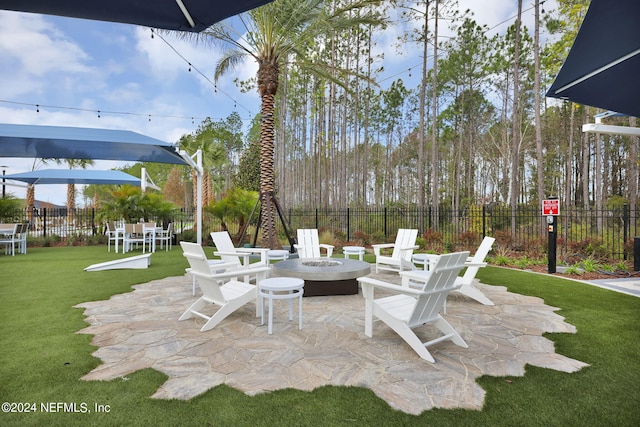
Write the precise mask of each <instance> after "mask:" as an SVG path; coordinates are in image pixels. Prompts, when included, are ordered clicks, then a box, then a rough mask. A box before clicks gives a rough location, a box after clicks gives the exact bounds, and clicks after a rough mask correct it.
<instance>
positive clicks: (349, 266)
mask: <svg viewBox="0 0 640 427" xmlns="http://www.w3.org/2000/svg"><path fill="white" fill-rule="evenodd" d="M272 267H273V275H272V277H274V276H283V277H298V278H300V279H303V280H304V296H306V297H312V296H320V295H354V294H357V293H358V281H357V280H356V279H357V278H358V277H362V276H366V275H367V274H369V273H371V266H370V265H369V263H367V262H363V261H357V260H353V259H341V260H334V259H325V258H303V259H289V260H286V261H280V262H277V263H275V264H273V266H272Z"/></svg>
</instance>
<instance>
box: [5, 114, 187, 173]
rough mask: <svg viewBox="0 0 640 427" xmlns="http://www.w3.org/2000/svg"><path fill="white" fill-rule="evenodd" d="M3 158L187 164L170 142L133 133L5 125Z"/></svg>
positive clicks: (110, 130) (111, 130)
mask: <svg viewBox="0 0 640 427" xmlns="http://www.w3.org/2000/svg"><path fill="white" fill-rule="evenodd" d="M0 157H28V158H50V159H91V160H122V161H134V162H155V163H171V164H178V165H187V164H188V163H186V162H185V160H184V159H183V158H182V157H181V156H180V154H179V153H178V152H177V151H176V149H175V147H174V146H173V145H171V144H169V143H168V142H164V141H161V140H159V139H155V138H151V137H148V136H145V135H141V134H139V133H135V132H131V131H126V130H113V129H93V128H74V127H59V126H36V125H13V124H2V123H0Z"/></svg>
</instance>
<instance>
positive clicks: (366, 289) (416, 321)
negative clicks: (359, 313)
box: [358, 252, 469, 363]
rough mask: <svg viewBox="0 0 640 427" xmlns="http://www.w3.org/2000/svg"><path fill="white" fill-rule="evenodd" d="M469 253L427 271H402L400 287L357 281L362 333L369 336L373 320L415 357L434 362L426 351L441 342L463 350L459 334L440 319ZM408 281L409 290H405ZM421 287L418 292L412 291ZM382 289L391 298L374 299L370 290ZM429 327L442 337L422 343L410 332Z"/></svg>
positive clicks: (445, 259) (446, 259) (444, 257)
mask: <svg viewBox="0 0 640 427" xmlns="http://www.w3.org/2000/svg"><path fill="white" fill-rule="evenodd" d="M468 256H469V252H456V253H451V254H446V255H442V256H441V257H440V258H439V259H438V261H437V262H436V264H435V265H434V266H433V269H432V270H431V271H422V270H414V271H403V272H401V273H400V274H401V275H402V282H403V285H402V286H400V285H395V284H392V283H387V282H383V281H381V280H376V279H371V278H368V277H361V278H358V282H360V284H361V285H362V294H363V295H364V298H365V301H366V302H365V316H364V317H365V324H364V325H365V326H364V333H365V335H366V336H368V337H372V336H373V317H374V316H375V317H377V318H378V319H380V320H382V321H383V322H384V323H386V324H387V325H388V326H389V327H390V328H391V329H393V330H394V331H395V332H396V333H397V334H398V335H400V337H401V338H402V339H403V340H404V341H406V342H407V344H409V345H410V346H411V348H413V350H415V352H416V353H418V355H419V356H420V357H421V358H423V359H425V360H428V361H429V362H432V363H433V362H435V359H434V358H433V356H431V353H429V351H428V350H427V347H428V346H430V345H433V344H436V343H439V342H441V341H445V340H451V341H453V342H454V343H455V344H457V345H459V346H461V347H465V348H466V347H467V343H465V342H464V340H463V339H462V337H461V336H460V334H459V333H458V332H457V331H456V330H455V329H454V328H453V326H451V325H450V324H449V322H447V321H446V320H445V319H444V318H443V317H442V316H441V315H440V310H441V309H442V308H443V306H444V303H445V301H446V300H447V295H448V294H449V293H450V292H451V291H453V290H454V289H456V285H455V280H456V277H457V276H458V273H459V272H460V270H461V269H462V267H464V263H465V260H466V259H467V257H468ZM409 281H411V282H412V287H410V286H408V284H409ZM416 283H421V284H422V287H421V288H416ZM376 288H378V289H384V290H387V291H392V292H394V293H395V295H392V296H387V297H383V298H378V299H375V295H374V290H375V289H376ZM427 324H432V325H433V326H435V327H436V328H438V329H439V330H440V331H441V332H442V333H443V334H444V336H442V337H439V338H435V339H433V340H430V341H427V342H422V340H421V339H420V338H418V336H417V335H416V334H415V332H414V331H413V329H414V328H417V327H419V326H422V325H427Z"/></svg>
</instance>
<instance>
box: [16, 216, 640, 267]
mask: <svg viewBox="0 0 640 427" xmlns="http://www.w3.org/2000/svg"><path fill="white" fill-rule="evenodd" d="M21 216H22V217H21V218H15V219H13V221H19V222H27V223H29V224H30V229H29V237H30V238H47V237H56V238H59V239H61V240H65V239H77V238H80V237H82V236H100V235H101V234H102V233H103V232H104V225H103V224H102V223H101V221H99V220H97V218H100V215H99V212H97V211H96V210H95V209H92V208H87V209H75V210H73V211H67V209H64V208H63V209H53V208H41V209H36V210H33V211H30V212H29V211H26V210H25V211H24V212H22V214H21ZM285 217H286V220H287V221H288V227H289V230H292V232H293V233H295V230H296V229H298V228H317V229H319V230H320V231H321V232H323V231H327V232H330V233H331V234H332V235H333V236H334V237H335V239H336V240H338V241H345V242H351V241H360V242H363V243H379V242H388V241H392V240H393V238H394V236H395V234H396V230H397V229H399V228H417V229H419V230H421V238H423V239H424V241H423V243H426V244H427V247H429V246H428V245H429V244H431V245H442V246H443V247H434V248H433V249H444V250H451V249H455V248H456V247H459V246H460V245H464V244H466V245H468V246H470V247H473V246H474V245H476V244H479V242H480V241H481V240H482V238H483V237H484V236H486V235H489V236H493V237H496V238H497V240H498V242H499V243H500V244H501V245H503V246H508V247H509V248H510V249H515V250H527V249H532V248H534V249H535V250H539V251H541V250H544V246H545V242H546V239H547V224H546V218H545V217H543V216H542V215H541V211H540V208H539V207H520V208H518V210H517V212H516V214H515V216H514V215H512V213H511V209H510V208H509V207H502V206H498V207H496V206H481V207H471V208H465V209H461V210H457V211H454V210H451V209H442V208H441V209H439V210H438V212H437V215H436V214H435V213H434V211H433V210H432V209H430V208H427V209H425V210H424V211H423V212H421V211H419V210H418V209H417V208H403V207H393V208H391V207H388V208H347V209H289V210H286V211H285ZM434 218H437V220H436V219H434ZM150 220H153V218H150ZM5 222H8V221H5ZM194 224H195V215H194V212H193V211H187V210H181V211H179V212H176V219H175V220H174V229H175V230H176V231H177V232H178V233H183V237H184V238H185V239H186V240H187V239H193V237H194V236H195V232H194ZM227 226H228V230H229V232H230V233H231V234H232V235H234V236H238V234H239V233H240V230H239V226H238V225H237V224H234V223H227ZM221 228H222V226H221V223H220V221H219V220H217V219H216V218H214V217H212V216H210V215H209V214H207V213H206V212H205V213H204V215H203V236H204V237H205V238H208V235H209V233H210V232H211V231H218V230H221ZM278 234H279V236H281V237H282V241H283V242H286V238H285V236H286V233H285V230H284V227H283V225H282V224H281V223H278ZM639 235H640V227H639V219H638V210H637V207H635V208H631V207H630V206H628V205H625V206H623V207H620V208H617V209H603V210H595V209H588V210H585V209H579V208H562V207H561V211H560V216H559V217H558V253H559V254H569V253H573V252H581V253H583V254H584V252H585V251H587V252H589V251H592V252H597V254H598V255H600V256H604V257H608V258H611V259H630V258H631V257H632V254H633V252H632V240H633V238H634V237H635V236H639ZM254 236H255V225H254V226H253V227H252V228H250V229H249V232H248V233H247V234H246V236H245V241H244V242H242V243H250V242H252V240H253V238H254ZM293 237H295V236H293ZM585 255H589V254H585Z"/></svg>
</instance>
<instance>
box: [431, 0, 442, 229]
mask: <svg viewBox="0 0 640 427" xmlns="http://www.w3.org/2000/svg"><path fill="white" fill-rule="evenodd" d="M434 15H435V18H436V22H435V31H434V37H433V87H432V88H431V91H432V92H431V93H432V99H431V108H432V110H431V164H432V166H431V208H432V221H431V224H432V228H433V229H435V230H437V229H438V228H439V227H438V218H439V213H438V212H439V203H440V200H439V194H440V192H439V190H438V181H439V179H440V174H439V173H438V170H439V169H438V168H439V164H438V163H439V161H440V159H439V155H438V154H439V152H438V151H439V150H438V130H437V127H438V0H436V8H435V12H434Z"/></svg>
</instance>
